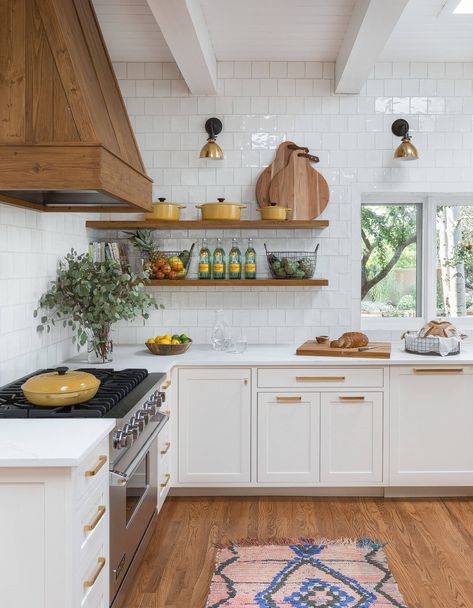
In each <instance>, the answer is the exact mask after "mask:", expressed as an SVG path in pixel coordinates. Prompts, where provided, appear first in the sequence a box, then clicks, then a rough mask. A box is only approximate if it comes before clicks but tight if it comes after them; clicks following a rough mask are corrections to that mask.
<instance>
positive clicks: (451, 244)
mask: <svg viewBox="0 0 473 608" xmlns="http://www.w3.org/2000/svg"><path fill="white" fill-rule="evenodd" d="M394 196H396V198H395V199H394V198H393V195H386V194H372V195H366V198H365V200H364V202H362V205H361V315H362V318H363V324H365V327H367V328H377V329H384V328H385V327H386V322H388V323H390V327H399V328H403V329H407V328H414V327H420V323H421V322H422V321H428V320H430V319H434V318H436V317H438V318H447V319H448V318H453V319H455V318H456V319H462V323H461V326H463V327H464V326H465V325H466V326H472V325H473V197H471V198H470V196H469V195H466V194H455V195H453V194H449V195H440V194H431V195H428V194H423V195H408V194H404V195H399V194H397V195H394ZM396 318H397V319H398V320H397V321H396ZM409 318H411V320H410V321H409Z"/></svg>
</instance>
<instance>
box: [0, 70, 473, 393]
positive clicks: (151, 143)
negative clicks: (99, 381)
mask: <svg viewBox="0 0 473 608" xmlns="http://www.w3.org/2000/svg"><path fill="white" fill-rule="evenodd" d="M115 68H116V72H117V75H118V77H119V79H120V84H121V87H122V91H123V94H124V96H125V99H126V103H127V107H128V110H129V113H130V115H131V120H132V123H133V126H134V128H135V131H136V134H137V138H138V141H139V144H140V147H141V150H142V153H143V158H144V161H145V164H146V166H147V168H148V171H149V173H150V175H151V176H152V177H153V178H154V180H155V187H154V193H155V196H156V197H157V196H166V197H167V198H168V199H172V200H174V201H179V202H184V203H187V204H188V205H189V207H188V209H186V210H185V211H186V212H185V213H184V214H183V215H184V217H186V218H190V219H195V218H196V217H197V210H196V209H194V208H193V206H194V204H195V203H200V202H205V201H209V200H216V198H217V197H218V196H225V197H226V198H227V199H228V200H236V201H244V202H247V203H249V208H248V210H247V213H246V216H245V217H247V218H255V217H256V211H255V205H256V203H255V196H254V187H255V183H256V179H257V176H258V175H259V173H260V172H261V170H262V168H263V167H265V166H266V165H267V164H268V163H269V162H271V161H272V159H273V158H274V153H275V149H276V148H277V146H278V144H279V143H280V142H281V141H284V140H285V139H292V140H295V141H296V142H297V143H298V144H300V145H307V146H308V147H309V148H310V149H311V151H313V152H314V153H316V154H317V155H319V156H320V159H321V162H320V164H319V166H318V169H319V170H320V171H321V172H322V173H323V174H324V175H325V177H326V178H327V180H328V181H329V183H330V188H331V201H330V203H329V206H328V208H327V210H326V212H325V213H324V215H323V217H326V218H328V219H329V220H330V228H329V229H326V230H324V231H322V232H317V231H313V232H312V231H291V230H278V231H260V232H259V233H254V234H251V235H248V234H247V233H243V232H241V233H238V232H235V231H233V230H227V231H225V232H224V234H223V235H222V236H223V237H224V242H225V246H226V248H227V249H229V245H230V242H231V237H232V236H233V235H235V236H237V237H239V238H240V243H241V245H242V248H244V247H245V246H246V237H247V236H253V237H254V238H255V243H256V247H257V250H258V253H259V254H260V259H259V271H260V272H261V273H262V274H265V273H266V266H265V260H264V258H263V257H262V255H261V254H262V251H263V243H264V242H267V243H268V246H269V247H270V248H272V249H273V250H286V249H295V250H299V249H306V248H307V249H310V248H311V247H313V246H314V245H315V243H316V242H317V241H319V240H320V243H321V245H320V252H319V253H320V256H319V265H318V270H317V274H318V275H320V276H324V277H327V278H328V279H329V280H330V287H328V288H322V289H312V288H298V289H292V288H279V289H278V288H274V289H271V288H253V289H251V290H239V289H237V288H235V289H231V288H185V289H182V288H180V289H175V290H172V289H169V288H156V289H154V290H153V291H154V293H155V295H156V296H157V297H158V299H159V300H160V301H161V302H162V303H163V304H165V306H166V308H165V310H163V311H156V312H155V313H153V314H152V317H151V319H150V321H149V322H148V323H147V326H145V327H143V322H142V321H139V320H137V321H135V322H134V323H131V324H127V325H122V324H119V325H118V326H117V328H116V332H115V340H116V341H118V342H121V343H134V342H137V341H138V342H140V341H142V340H143V339H144V338H146V337H149V336H153V335H155V334H158V333H163V331H165V330H166V331H168V330H169V331H174V330H178V329H179V330H182V331H186V333H189V334H190V335H191V336H192V337H193V338H194V339H195V340H196V342H205V341H207V340H208V337H209V334H210V331H211V326H212V323H213V311H214V310H215V309H216V308H220V307H222V308H224V309H225V311H226V314H227V318H228V321H229V323H230V325H231V326H233V327H238V328H240V327H241V328H243V331H244V332H245V333H246V335H247V336H248V338H249V340H250V342H253V343H272V342H279V343H293V342H299V341H302V340H304V339H306V338H307V337H308V336H312V335H314V333H328V332H329V331H330V333H331V334H332V335H334V334H338V333H340V332H342V331H344V330H345V329H347V328H348V327H356V326H357V325H358V324H359V242H358V238H357V237H356V235H357V234H358V226H359V200H360V193H362V192H373V191H375V192H376V191H380V192H389V191H394V192H396V191H398V192H402V191H405V192H409V191H421V192H422V191H423V192H429V191H437V190H439V191H444V192H448V191H450V192H459V191H463V192H464V191H471V192H473V171H472V150H473V130H472V125H473V97H472V91H473V83H472V77H473V63H407V62H400V63H379V64H377V65H376V67H375V70H374V73H373V74H372V77H371V78H370V80H369V81H368V82H367V84H366V86H365V87H364V88H363V90H362V91H361V94H360V95H359V96H345V95H344V96H335V95H333V72H334V65H333V64H332V63H315V62H305V63H304V62H289V63H288V62H220V63H219V65H218V94H217V96H215V97H192V96H190V95H189V94H188V90H187V87H186V85H185V83H184V81H183V80H182V78H181V75H180V73H179V70H178V69H177V67H176V65H175V64H173V63H146V64H144V63H128V64H125V63H118V64H116V65H115ZM213 115H216V116H219V117H220V118H221V119H222V120H223V124H224V130H223V132H222V134H221V135H220V136H219V138H218V141H219V143H220V145H221V146H222V148H223V149H224V151H225V156H226V158H225V160H224V161H222V162H212V161H202V160H200V159H199V157H198V155H199V150H200V148H201V146H202V145H203V143H204V141H205V132H204V129H203V125H204V122H205V120H206V119H207V118H208V117H210V116H213ZM398 117H404V118H407V120H408V121H409V122H410V125H411V130H412V133H413V141H414V143H415V144H416V146H417V147H418V149H419V152H420V154H421V158H420V160H419V161H416V162H414V163H410V164H400V163H399V161H398V162H395V161H394V160H393V159H392V154H393V150H394V148H395V146H397V145H398V143H399V140H397V138H394V137H393V136H392V134H391V123H392V122H393V120H395V119H396V118H398ZM0 210H1V211H0V383H1V382H2V381H7V379H10V378H12V377H16V376H18V375H20V374H21V373H26V372H28V371H30V370H32V369H34V368H36V367H40V366H43V365H46V364H49V365H51V364H53V363H55V362H56V361H58V360H60V359H62V358H63V353H65V352H67V351H69V348H70V346H69V341H68V338H67V336H66V335H65V334H63V333H62V330H61V331H60V330H58V333H57V334H53V335H51V336H50V337H49V338H47V339H46V338H39V337H38V336H37V335H36V333H35V329H34V326H35V322H34V321H33V318H32V310H33V308H34V306H35V304H36V301H37V298H38V297H39V295H40V293H41V292H42V291H43V290H44V288H45V286H46V284H47V279H48V277H49V278H51V277H52V276H53V275H54V269H55V263H56V259H57V257H58V256H59V255H61V254H63V253H64V252H66V251H67V250H68V249H69V248H70V247H71V246H76V247H78V248H80V247H84V246H85V243H86V240H85V232H84V228H83V218H80V217H77V216H75V215H64V216H63V215H54V216H52V217H51V216H48V215H40V214H36V213H34V212H27V211H23V210H19V209H13V208H9V207H7V206H2V205H0ZM51 215H52V214H51ZM90 236H92V235H90ZM114 236H115V235H113V234H112V235H110V238H113V237H114ZM162 236H163V237H166V236H167V238H165V239H164V240H163V241H162V245H163V247H165V248H169V249H171V248H176V249H180V248H181V247H184V246H185V245H186V244H189V243H191V242H192V241H196V243H197V245H196V247H197V246H198V239H199V238H200V237H201V236H202V234H201V233H200V232H197V231H190V232H187V231H174V232H173V233H171V234H169V235H164V234H162ZM207 236H208V237H209V239H210V241H211V245H212V246H214V244H215V238H216V237H217V236H218V231H208V233H207ZM31 242H33V246H31V245H30V243H31ZM193 270H194V271H195V260H194V267H193ZM398 336H399V332H398V331H396V332H394V333H393V334H392V337H398Z"/></svg>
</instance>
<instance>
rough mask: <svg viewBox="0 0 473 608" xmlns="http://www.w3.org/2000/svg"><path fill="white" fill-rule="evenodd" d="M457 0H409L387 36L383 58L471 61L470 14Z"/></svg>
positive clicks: (472, 24) (472, 20) (472, 33)
mask: <svg viewBox="0 0 473 608" xmlns="http://www.w3.org/2000/svg"><path fill="white" fill-rule="evenodd" d="M457 4H458V1H457V0H410V2H409V3H408V5H407V7H406V9H405V11H404V13H403V14H402V16H401V18H400V20H399V23H398V24H397V26H396V28H395V29H394V32H393V33H392V35H391V37H390V38H389V40H388V42H387V44H386V46H385V48H384V51H383V53H382V55H381V58H382V59H383V60H385V61H391V60H395V61H473V15H456V14H453V9H454V8H455V6H456V5H457Z"/></svg>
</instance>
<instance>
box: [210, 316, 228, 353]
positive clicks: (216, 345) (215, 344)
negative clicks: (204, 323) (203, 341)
mask: <svg viewBox="0 0 473 608" xmlns="http://www.w3.org/2000/svg"><path fill="white" fill-rule="evenodd" d="M229 342H230V336H229V328H228V324H227V322H226V321H225V317H224V316H223V310H216V311H215V322H214V326H213V329H212V334H211V336H210V343H211V344H212V348H213V349H214V350H221V351H223V350H226V349H227V348H228V344H229Z"/></svg>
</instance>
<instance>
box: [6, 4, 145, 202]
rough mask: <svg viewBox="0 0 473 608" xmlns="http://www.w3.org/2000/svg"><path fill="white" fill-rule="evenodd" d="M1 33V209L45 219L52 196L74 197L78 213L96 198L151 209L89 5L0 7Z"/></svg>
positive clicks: (125, 116) (141, 166)
mask: <svg viewBox="0 0 473 608" xmlns="http://www.w3.org/2000/svg"><path fill="white" fill-rule="evenodd" d="M0 23H2V24H5V25H6V27H4V28H2V36H1V37H0V99H1V100H2V102H1V103H0V200H2V197H3V200H4V202H8V203H10V204H16V202H18V201H21V200H24V201H25V202H27V203H28V205H26V206H28V207H31V205H33V206H32V207H31V208H34V205H38V208H40V209H41V210H44V209H45V208H47V207H48V205H49V199H50V198H51V196H50V195H49V194H48V192H50V191H54V193H55V200H57V199H58V191H61V190H62V189H64V190H65V191H70V192H71V191H73V192H74V193H76V194H77V201H76V200H74V203H77V204H79V205H80V204H81V203H82V202H83V201H82V200H81V198H82V197H81V194H80V191H81V190H84V191H85V190H87V191H88V193H87V198H88V204H89V205H90V190H91V189H93V190H97V192H98V193H99V192H100V194H101V196H100V197H98V198H100V201H101V202H100V206H101V207H102V206H103V204H104V201H105V200H106V199H107V197H108V198H109V199H110V203H112V202H113V204H114V205H116V204H123V205H124V206H126V207H129V206H130V205H131V206H134V207H136V206H137V207H140V208H142V209H148V210H149V209H151V188H152V180H151V179H150V178H149V177H148V176H147V175H146V171H145V167H144V164H143V161H142V158H141V154H140V152H139V149H138V145H137V142H136V139H135V136H134V133H133V129H132V127H131V124H130V120H129V117H128V114H127V111H126V108H125V104H124V101H123V98H122V96H121V93H120V89H119V85H118V82H117V79H116V77H115V74H114V71H113V67H112V64H111V61H110V57H109V55H108V52H107V49H106V47H105V43H104V40H103V37H102V34H101V31H100V28H99V25H98V22H97V18H96V15H95V12H94V9H93V7H92V4H91V0H0ZM4 100H6V103H5V102H4ZM27 191H30V192H32V193H35V194H31V195H29V194H28V193H27ZM38 192H41V195H38ZM20 193H21V194H20ZM7 198H8V199H9V200H6V199H7ZM12 201H15V202H12ZM39 201H41V202H39ZM69 204H70V203H69ZM89 208H90V207H89ZM91 210H92V209H91Z"/></svg>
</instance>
